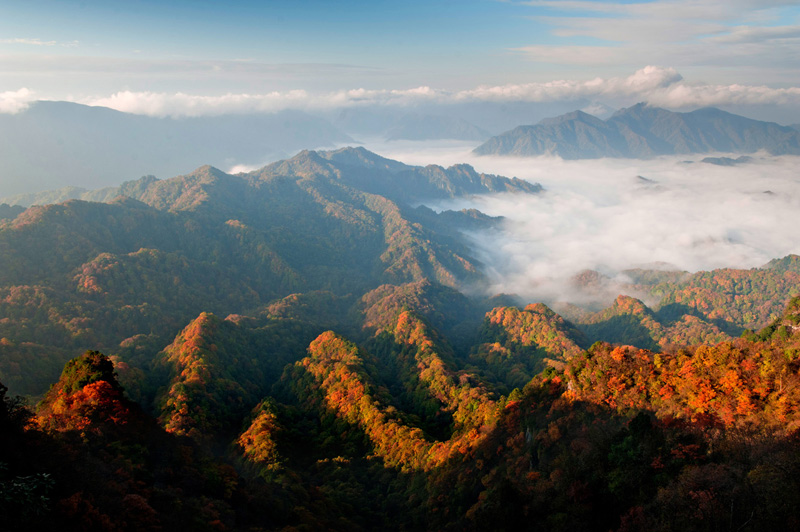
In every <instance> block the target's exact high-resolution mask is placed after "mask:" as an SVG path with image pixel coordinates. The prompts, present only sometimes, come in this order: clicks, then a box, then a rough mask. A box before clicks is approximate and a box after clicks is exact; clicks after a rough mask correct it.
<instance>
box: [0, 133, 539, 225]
mask: <svg viewBox="0 0 800 532" xmlns="http://www.w3.org/2000/svg"><path fill="white" fill-rule="evenodd" d="M198 173H207V174H209V175H213V176H216V177H218V178H220V179H230V180H232V181H240V180H241V179H240V178H242V179H246V180H248V181H251V182H252V181H253V180H258V179H261V180H263V179H274V178H279V177H281V176H304V177H308V176H311V175H316V176H325V177H326V178H329V179H332V180H335V181H338V182H340V183H342V184H344V185H347V186H351V187H356V188H358V189H359V190H364V191H366V192H369V193H373V194H380V195H382V196H385V197H387V198H390V199H392V200H393V201H402V202H415V201H421V200H426V199H427V200H432V199H446V198H453V197H457V196H465V195H470V194H486V193H492V192H512V191H523V192H527V193H537V192H540V191H541V190H542V187H541V186H540V185H538V184H532V183H529V182H527V181H523V180H521V179H518V178H516V177H515V178H511V179H509V178H505V177H500V176H495V175H492V174H482V173H480V174H479V173H478V172H476V171H475V170H474V169H473V168H472V167H471V166H470V165H468V164H458V165H454V166H451V167H450V168H443V167H441V166H438V165H434V164H431V165H428V166H424V167H422V166H410V165H407V164H403V163H401V162H399V161H394V160H391V159H386V158H384V157H381V156H380V155H377V154H375V153H372V152H371V151H369V150H366V149H365V148H361V147H358V148H342V149H339V150H335V151H319V152H317V151H309V150H305V151H302V152H300V153H299V154H297V155H296V156H295V157H292V158H291V159H287V160H283V161H278V162H275V163H273V164H270V165H268V166H265V167H264V168H262V169H260V170H255V171H253V172H250V173H246V174H245V173H243V174H239V175H238V176H233V175H229V174H226V173H225V172H223V171H222V170H219V169H217V168H214V167H213V166H210V165H206V166H204V167H202V168H199V169H198V170H195V172H193V173H192V174H189V175H195V174H198ZM172 181H173V180H167V181H161V180H159V179H157V178H156V177H154V176H152V175H148V176H144V177H142V178H140V179H137V180H133V181H126V182H124V183H123V184H122V185H120V186H116V187H104V188H100V189H96V190H87V189H85V188H80V187H64V188H59V189H55V190H49V191H45V192H39V193H34V194H19V195H16V196H9V197H7V198H2V199H0V204H8V205H21V206H23V207H29V206H31V205H47V204H51V203H59V202H62V201H67V200H71V199H80V200H84V201H99V202H109V201H112V200H114V199H115V198H116V197H117V196H125V197H129V198H134V199H139V200H142V201H150V200H149V199H144V198H154V196H157V193H155V192H153V191H154V190H161V189H162V188H163V187H164V186H165V185H164V183H167V182H172ZM153 201H157V200H156V199H155V198H154V199H153ZM1 214H2V211H0V215H1ZM1 217H2V216H0V218H1Z"/></svg>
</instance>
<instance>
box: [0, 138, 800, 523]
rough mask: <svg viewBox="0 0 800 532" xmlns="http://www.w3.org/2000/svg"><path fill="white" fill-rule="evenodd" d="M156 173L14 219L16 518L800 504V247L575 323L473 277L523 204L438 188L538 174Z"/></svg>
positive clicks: (306, 158) (395, 170) (368, 167)
mask: <svg viewBox="0 0 800 532" xmlns="http://www.w3.org/2000/svg"><path fill="white" fill-rule="evenodd" d="M398 182H399V183H406V186H398V185H397V183H398ZM130 190H135V191H136V192H135V194H133V196H135V197H119V198H116V199H114V200H111V201H109V202H108V203H94V202H88V201H70V202H66V203H62V204H57V205H47V206H41V207H32V208H29V209H27V210H25V211H24V212H12V213H10V214H9V215H8V217H7V218H6V219H5V220H0V224H2V225H0V250H2V252H0V338H1V339H0V382H2V383H3V385H2V386H0V434H2V437H0V520H2V521H0V522H3V523H4V524H5V525H6V526H7V528H8V529H10V530H28V529H31V528H36V529H43V530H46V529H53V530H114V531H117V530H120V531H125V530H131V531H133V530H154V531H155V530H178V529H190V530H320V529H331V530H374V529H387V530H506V529H508V530H519V529H543V530H565V531H566V530H678V529H679V530H743V531H745V530H751V531H754V530H775V529H793V528H797V527H798V526H800V511H798V508H800V504H798V503H800V500H799V499H800V486H798V481H797V479H798V478H800V476H798V474H799V473H800V458H798V457H800V438H798V435H800V432H798V430H799V429H800V410H798V406H800V395H798V394H800V311H798V309H799V308H800V300H798V298H792V296H793V295H795V294H798V293H800V267H798V264H800V263H799V262H798V258H797V257H795V256H789V257H786V258H783V259H780V260H776V261H773V262H771V263H770V264H768V265H765V267H763V268H757V269H752V270H732V269H728V270H716V271H713V272H699V273H696V274H691V275H690V274H683V273H679V272H677V273H669V274H665V273H663V272H646V271H639V272H631V273H630V275H629V277H630V278H631V280H632V284H631V285H630V287H629V288H630V293H632V294H634V295H637V294H638V295H639V297H642V298H643V299H647V300H648V301H658V303H657V304H653V305H652V306H648V305H646V304H645V303H644V302H643V301H642V300H640V299H637V297H633V296H632V295H620V296H619V297H618V298H617V299H616V300H615V301H610V302H609V303H610V305H609V306H608V308H605V309H600V310H596V311H591V310H585V309H584V310H583V311H580V312H578V311H575V312H573V313H572V315H571V317H572V318H573V319H571V320H570V319H567V318H566V317H564V316H563V315H560V314H559V313H557V312H555V311H554V310H553V309H552V308H551V307H550V306H548V305H546V304H544V303H533V304H529V305H515V304H513V302H514V301H515V299H514V297H513V296H503V295H501V296H496V297H493V298H483V297H482V296H475V295H466V292H465V291H462V290H463V289H464V287H470V288H471V290H469V291H468V292H469V293H470V294H477V293H481V291H480V290H478V289H476V287H478V288H480V287H481V286H483V283H484V282H485V279H484V278H483V274H482V265H481V264H480V262H479V261H477V260H476V259H475V258H474V257H472V255H471V253H470V248H469V247H468V245H467V244H466V242H465V241H464V240H463V238H462V237H461V233H460V231H461V230H462V229H463V228H464V227H465V225H467V226H468V227H469V229H470V230H474V229H475V227H476V224H477V226H479V227H480V226H487V227H489V226H491V225H492V224H495V223H498V220H496V219H492V218H489V217H484V216H482V215H481V214H480V213H476V212H461V213H452V212H450V213H441V214H437V213H435V212H433V211H431V210H430V209H427V208H425V207H411V206H410V203H409V202H410V201H415V200H419V199H420V198H423V197H439V198H442V197H453V196H457V195H461V194H475V193H489V192H497V191H505V192H516V193H520V194H531V193H541V189H540V187H536V186H532V185H528V184H527V183H524V182H519V181H518V180H508V179H505V178H501V177H498V176H487V175H482V174H477V173H475V172H474V171H473V170H472V169H471V168H469V167H465V166H456V167H452V168H450V169H443V168H440V167H426V168H418V167H409V166H406V165H403V164H401V163H397V162H396V161H390V160H388V159H383V158H381V157H379V156H377V155H375V154H371V153H369V152H366V151H365V150H352V149H345V150H340V151H337V152H327V153H325V152H323V153H316V152H304V153H301V154H300V155H298V156H297V157H296V158H294V159H292V160H289V161H284V162H281V163H276V164H274V165H271V166H269V167H266V168H265V169H262V170H259V171H256V172H253V173H250V174H240V175H237V176H233V175H228V174H225V173H223V172H220V171H218V170H216V169H213V168H210V167H203V168H201V169H199V170H197V171H196V172H194V173H192V174H187V175H185V176H179V177H177V178H173V179H171V180H164V181H158V180H155V181H153V180H147V183H145V184H144V185H143V186H142V187H130ZM4 212H5V211H4ZM18 394H20V395H26V396H28V397H29V399H28V400H27V401H26V400H25V399H23V398H21V397H18Z"/></svg>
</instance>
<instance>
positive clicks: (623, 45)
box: [513, 0, 800, 69]
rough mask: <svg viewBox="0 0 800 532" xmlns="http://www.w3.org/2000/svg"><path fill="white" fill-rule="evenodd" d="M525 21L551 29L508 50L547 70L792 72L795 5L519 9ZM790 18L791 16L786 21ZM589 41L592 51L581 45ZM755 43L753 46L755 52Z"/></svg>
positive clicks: (697, 2) (662, 3)
mask: <svg viewBox="0 0 800 532" xmlns="http://www.w3.org/2000/svg"><path fill="white" fill-rule="evenodd" d="M522 4H525V5H528V6H530V7H531V8H532V15H531V17H530V18H532V19H535V20H536V21H537V22H538V23H540V24H544V25H545V26H547V27H549V28H550V31H549V32H546V33H544V34H542V35H541V36H540V37H539V39H538V42H532V43H531V44H530V45H528V46H522V47H519V48H516V49H514V50H513V51H515V52H518V53H522V54H524V55H526V56H527V57H528V58H529V59H530V60H532V61H535V62H541V63H550V64H568V65H583V66H594V65H597V64H605V65H625V64H628V65H630V64H642V63H643V62H650V63H652V62H655V63H661V64H670V65H674V66H677V67H679V68H684V67H689V66H695V67H700V66H731V64H732V63H731V62H732V61H733V62H735V63H733V64H735V65H736V66H738V67H739V68H742V67H749V68H750V69H760V68H764V67H765V66H775V65H781V66H783V67H785V68H793V66H792V65H795V64H796V62H794V61H796V60H797V59H798V54H797V53H796V52H794V53H793V52H792V50H791V49H790V48H788V47H787V44H791V45H793V46H794V48H795V50H796V49H797V48H798V46H797V44H798V43H797V42H796V41H795V39H797V38H798V37H800V35H798V30H800V26H797V25H782V26H775V24H776V23H780V22H783V23H784V24H785V23H786V22H791V21H792V20H794V21H796V20H797V14H796V13H793V12H792V11H789V10H790V9H793V8H796V6H797V3H796V2H789V1H755V0H724V1H723V0H654V1H647V2H644V1H640V2H633V3H624V4H622V3H617V2H602V1H592V2H588V1H569V0H567V1H553V0H541V1H536V0H534V1H530V2H522ZM792 13H793V14H792ZM581 39H582V40H583V41H586V40H589V41H590V44H589V45H586V44H585V42H581V41H580V40H581ZM754 43H757V44H758V46H753V44H754Z"/></svg>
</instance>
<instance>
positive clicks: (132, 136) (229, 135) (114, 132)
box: [0, 101, 352, 196]
mask: <svg viewBox="0 0 800 532" xmlns="http://www.w3.org/2000/svg"><path fill="white" fill-rule="evenodd" d="M351 140H352V139H350V137H349V136H347V135H346V134H344V133H343V132H341V131H340V130H339V129H337V128H336V127H334V126H333V125H331V124H330V122H328V121H326V120H325V119H323V118H319V117H314V116H311V115H308V114H306V113H303V112H300V111H282V112H278V113H273V114H269V113H264V114H248V115H224V116H216V117H214V116H211V117H196V118H156V117H148V116H141V115H134V114H130V113H122V112H119V111H114V110H112V109H108V108H104V107H90V106H86V105H80V104H75V103H68V102H48V101H40V102H35V103H33V104H32V105H31V106H30V107H29V108H28V109H27V110H25V111H23V112H20V113H18V114H15V115H9V114H2V115H0V161H2V163H1V164H0V177H1V178H2V183H1V184H0V195H5V196H7V195H14V194H22V193H31V192H39V191H42V190H47V189H52V188H55V187H56V186H57V185H58V184H60V183H70V184H71V185H73V186H79V187H83V188H99V187H104V186H111V185H116V184H118V183H121V182H122V181H125V180H126V179H132V178H136V177H138V176H141V175H147V174H153V175H157V176H160V177H164V176H172V175H176V174H178V173H180V172H182V171H185V169H186V168H192V167H194V166H196V165H197V162H198V161H205V162H207V163H210V164H213V165H215V166H220V167H224V168H229V167H231V166H234V165H236V164H246V165H251V166H254V165H258V164H263V163H265V162H267V161H274V160H276V159H279V158H281V157H286V156H288V155H290V154H292V153H296V152H297V151H298V150H301V149H303V148H309V147H328V146H331V147H332V146H334V145H336V144H343V143H346V142H349V141H351Z"/></svg>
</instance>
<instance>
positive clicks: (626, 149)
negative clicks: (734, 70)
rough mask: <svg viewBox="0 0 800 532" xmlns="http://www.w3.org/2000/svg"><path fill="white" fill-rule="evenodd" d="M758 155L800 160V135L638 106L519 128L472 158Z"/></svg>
mask: <svg viewBox="0 0 800 532" xmlns="http://www.w3.org/2000/svg"><path fill="white" fill-rule="evenodd" d="M759 150H766V151H768V152H770V153H772V154H775V155H786V154H793V155H798V154H800V133H798V132H797V131H796V130H794V129H792V128H789V127H784V126H780V125H778V124H774V123H772V122H761V121H758V120H751V119H749V118H745V117H742V116H738V115H734V114H731V113H727V112H725V111H721V110H719V109H714V108H704V109H698V110H696V111H692V112H688V113H676V112H672V111H667V110H665V109H660V108H657V107H650V106H648V105H646V104H643V103H640V104H637V105H634V106H632V107H628V108H627V109H621V110H619V111H617V112H616V113H614V114H613V115H612V116H611V117H610V118H609V119H608V120H605V121H603V120H600V119H598V118H595V117H593V116H591V115H587V114H586V113H583V112H581V111H575V112H573V113H569V114H566V115H562V116H559V117H556V118H551V119H545V120H542V121H541V122H539V123H538V124H537V125H534V126H520V127H518V128H516V129H514V130H511V131H508V132H506V133H503V134H501V135H498V136H496V137H492V138H491V139H489V140H488V141H486V142H485V143H484V144H482V145H481V146H478V147H477V148H475V150H474V153H475V154H477V155H517V156H533V155H544V154H550V155H558V156H560V157H562V158H564V159H595V158H600V157H628V158H649V157H654V156H657V155H673V154H688V153H707V152H735V153H753V152H756V151H759Z"/></svg>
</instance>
